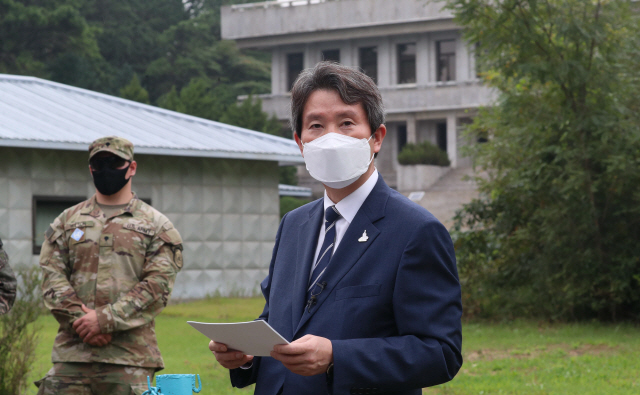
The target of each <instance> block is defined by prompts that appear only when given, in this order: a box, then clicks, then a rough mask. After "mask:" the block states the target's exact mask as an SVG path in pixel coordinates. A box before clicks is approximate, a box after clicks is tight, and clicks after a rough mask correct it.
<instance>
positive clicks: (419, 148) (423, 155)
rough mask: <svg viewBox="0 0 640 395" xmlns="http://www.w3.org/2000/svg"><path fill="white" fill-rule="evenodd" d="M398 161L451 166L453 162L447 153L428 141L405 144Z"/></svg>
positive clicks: (403, 163) (407, 163)
mask: <svg viewBox="0 0 640 395" xmlns="http://www.w3.org/2000/svg"><path fill="white" fill-rule="evenodd" d="M398 162H400V164H401V165H435V166H449V165H450V164H451V162H449V157H448V156H447V153H446V152H444V151H443V150H441V149H440V148H438V147H436V146H435V145H433V144H431V143H430V142H428V141H425V142H423V143H420V144H411V143H409V144H407V145H405V146H404V148H402V151H401V152H400V153H399V154H398Z"/></svg>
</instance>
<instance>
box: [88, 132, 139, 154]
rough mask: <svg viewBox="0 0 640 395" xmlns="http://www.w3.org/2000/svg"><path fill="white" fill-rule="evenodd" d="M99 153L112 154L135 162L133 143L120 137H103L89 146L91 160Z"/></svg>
mask: <svg viewBox="0 0 640 395" xmlns="http://www.w3.org/2000/svg"><path fill="white" fill-rule="evenodd" d="M98 152H111V153H112V154H114V155H117V156H119V157H121V158H122V159H126V160H133V143H132V142H131V141H129V140H127V139H123V138H122V137H118V136H109V137H102V138H99V139H97V140H96V141H94V142H93V143H91V145H90V146H89V159H91V158H92V157H93V156H94V155H95V154H97V153H98Z"/></svg>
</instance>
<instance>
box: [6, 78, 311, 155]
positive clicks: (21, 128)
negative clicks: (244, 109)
mask: <svg viewBox="0 0 640 395" xmlns="http://www.w3.org/2000/svg"><path fill="white" fill-rule="evenodd" d="M111 135H117V136H120V137H124V138H126V139H128V140H130V141H131V142H132V143H133V144H134V146H135V152H136V153H140V154H150V155H172V156H195V157H211V158H232V159H252V160H270V161H278V162H280V163H281V164H298V163H303V159H302V156H301V155H300V150H299V149H298V146H297V145H296V143H295V142H294V141H293V140H288V139H285V138H282V137H277V136H272V135H269V134H266V133H261V132H255V131H252V130H248V129H243V128H240V127H237V126H231V125H227V124H224V123H220V122H214V121H209V120H207V119H202V118H198V117H193V116H190V115H185V114H181V113H178V112H174V111H169V110H165V109H162V108H159V107H154V106H150V105H146V104H141V103H137V102H134V101H130V100H125V99H121V98H118V97H114V96H109V95H105V94H102V93H97V92H93V91H89V90H86V89H80V88H75V87H71V86H68V85H63V84H59V83H56V82H51V81H46V80H43V79H40V78H34V77H24V76H14V75H6V74H0V146H5V147H24V148H43V149H60V150H70V151H86V150H87V149H88V146H89V144H90V143H91V142H92V141H93V140H95V139H97V138H100V137H104V136H111Z"/></svg>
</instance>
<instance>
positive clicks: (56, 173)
mask: <svg viewBox="0 0 640 395" xmlns="http://www.w3.org/2000/svg"><path fill="white" fill-rule="evenodd" d="M65 154H66V153H65V152H64V151H49V150H32V151H31V161H32V162H31V178H33V179H36V180H51V179H54V178H59V177H60V176H61V175H62V174H64V164H65V163H64V157H65V156H67V155H65ZM87 171H88V169H87Z"/></svg>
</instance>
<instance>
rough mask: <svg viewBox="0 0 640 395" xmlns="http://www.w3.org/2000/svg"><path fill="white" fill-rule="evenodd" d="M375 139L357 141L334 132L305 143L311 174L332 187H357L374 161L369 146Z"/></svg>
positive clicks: (304, 154) (306, 157) (304, 150)
mask: <svg viewBox="0 0 640 395" xmlns="http://www.w3.org/2000/svg"><path fill="white" fill-rule="evenodd" d="M371 137H373V135H371ZM371 137H369V138H368V139H357V138H354V137H349V136H345V135H344V134H340V133H334V132H330V133H327V134H325V135H324V136H322V137H318V138H317V139H315V140H313V141H310V142H308V143H303V144H302V145H303V147H304V148H303V151H302V156H304V162H305V163H306V164H307V170H308V171H309V174H311V177H313V178H315V179H316V180H318V181H320V182H321V183H323V184H324V185H326V186H328V187H330V188H335V189H341V188H344V187H346V186H349V185H351V184H353V183H354V182H355V181H356V180H357V179H358V178H360V176H361V175H363V174H364V173H365V172H366V171H367V169H368V168H369V164H371V161H373V154H372V153H371V147H369V140H371Z"/></svg>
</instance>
